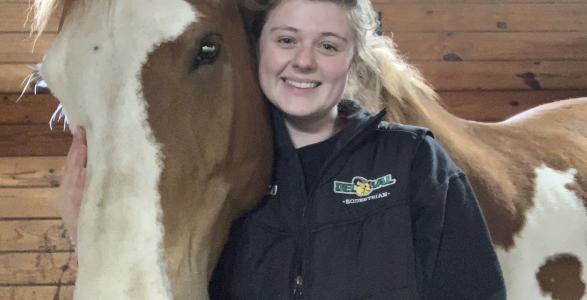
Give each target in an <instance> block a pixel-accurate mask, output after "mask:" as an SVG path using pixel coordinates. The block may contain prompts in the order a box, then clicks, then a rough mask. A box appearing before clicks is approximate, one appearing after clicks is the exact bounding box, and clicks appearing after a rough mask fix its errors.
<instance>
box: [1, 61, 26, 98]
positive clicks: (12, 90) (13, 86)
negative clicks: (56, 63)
mask: <svg viewBox="0 0 587 300" xmlns="http://www.w3.org/2000/svg"><path fill="white" fill-rule="evenodd" d="M33 65H34V64H0V94H20V93H21V92H22V90H23V89H24V83H25V80H26V79H27V78H28V76H29V75H30V74H31V73H32V71H33ZM27 91H28V92H30V91H31V88H30V87H29V88H28V89H27Z"/></svg>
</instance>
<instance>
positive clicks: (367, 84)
mask: <svg viewBox="0 0 587 300" xmlns="http://www.w3.org/2000/svg"><path fill="white" fill-rule="evenodd" d="M366 48H367V51H366V53H365V54H364V56H366V57H361V59H362V60H363V61H364V62H365V63H364V65H366V68H367V69H368V71H367V72H362V73H363V74H360V75H359V76H351V78H350V80H349V83H348V85H349V91H348V92H349V93H352V95H351V97H352V98H354V99H356V100H358V101H359V102H360V103H362V104H363V105H364V106H365V107H366V108H367V109H369V110H372V111H377V110H380V109H381V108H382V106H384V107H386V108H387V110H388V114H389V115H390V117H391V119H392V120H393V121H395V122H400V123H407V120H406V112H408V114H418V115H424V116H426V115H427V108H426V107H425V103H429V102H430V101H433V102H438V94H437V93H436V92H435V91H434V89H433V88H432V87H431V85H430V84H429V83H428V82H427V81H426V80H425V79H424V78H423V77H422V75H420V72H419V71H418V70H417V69H416V68H414V67H413V66H411V65H410V64H408V63H407V62H406V60H405V59H404V58H403V57H402V56H401V55H400V54H399V52H398V50H397V48H396V46H395V44H394V43H393V41H392V40H391V39H390V38H389V37H386V36H376V37H374V38H372V39H371V40H370V41H368V43H367V47H366ZM364 68H365V67H364ZM353 77H354V78H353ZM361 86H362V87H364V88H363V89H360V88H359V87H361ZM366 91H370V92H366Z"/></svg>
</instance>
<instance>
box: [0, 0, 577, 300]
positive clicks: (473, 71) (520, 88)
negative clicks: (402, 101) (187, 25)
mask: <svg viewBox="0 0 587 300" xmlns="http://www.w3.org/2000/svg"><path fill="white" fill-rule="evenodd" d="M373 3H374V5H375V7H376V9H377V10H378V11H380V12H381V15H382V21H383V32H384V33H385V34H387V35H390V36H392V37H393V40H394V41H395V42H396V43H397V45H398V47H399V49H400V50H401V52H402V54H403V55H405V56H406V58H407V59H408V61H409V62H411V63H412V64H413V65H415V66H417V67H418V68H419V69H420V70H421V71H422V73H423V75H424V77H425V78H427V79H428V80H429V81H430V83H431V84H432V85H433V86H434V87H435V88H436V90H437V91H438V92H439V94H440V96H441V100H442V102H443V103H444V104H445V106H446V107H447V109H448V110H450V111H451V112H453V113H454V114H456V115H458V116H460V117H463V118H466V119H471V120H477V121H486V122H497V121H501V120H504V119H506V118H507V117H509V116H511V115H514V114H516V113H517V112H519V111H522V110H526V109H529V108H531V107H534V106H537V105H540V104H543V103H546V102H550V101H554V100H558V99H565V98H572V97H580V96H587V2H585V1H584V0H577V1H573V0H558V1H555V0H550V1H547V0H501V1H495V0H462V1H457V0H374V1H373ZM28 5H29V4H28V0H0V300H2V299H11V300H21V299H26V300H31V299H67V300H69V299H71V298H72V292H73V289H72V285H73V283H74V281H75V273H76V264H75V258H74V257H73V255H72V247H71V245H70V244H69V242H68V240H67V238H66V237H65V234H64V230H63V225H62V223H61V220H60V218H59V216H58V213H57V211H56V209H55V205H54V204H55V199H56V197H57V196H56V187H57V186H59V183H60V178H61V166H62V164H63V161H64V155H65V154H66V153H67V149H68V147H69V144H70V142H71V138H70V135H69V133H67V132H63V131H62V130H61V129H57V130H54V131H50V130H49V129H48V126H47V121H48V119H49V117H50V115H51V113H52V112H53V110H54V109H55V108H56V106H57V104H58V102H57V100H56V99H54V98H53V97H52V96H51V95H50V94H48V93H45V92H42V91H41V93H39V94H36V95H35V94H33V93H32V89H30V88H29V89H28V90H27V91H26V92H25V94H24V96H23V97H22V98H21V100H20V101H19V102H16V100H17V99H18V98H19V96H20V92H21V90H22V87H21V84H22V81H23V79H24V78H25V77H26V76H27V75H28V74H29V73H30V71H31V66H33V65H34V64H36V63H38V62H39V61H41V59H42V56H43V53H44V52H45V51H46V50H47V49H48V47H49V46H50V45H51V42H52V41H53V39H54V38H55V36H56V35H57V28H58V16H55V17H54V18H53V19H52V20H51V22H50V23H49V25H48V29H47V32H46V33H45V34H44V35H42V36H41V38H40V39H39V40H38V41H37V42H36V45H35V48H34V50H32V49H33V48H32V38H31V37H30V36H29V33H28V29H27V26H26V21H25V20H26V17H27V9H28ZM23 24H24V25H23ZM58 128H59V127H58Z"/></svg>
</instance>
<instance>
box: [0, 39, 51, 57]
mask: <svg viewBox="0 0 587 300" xmlns="http://www.w3.org/2000/svg"><path fill="white" fill-rule="evenodd" d="M56 36H57V33H46V34H43V35H41V36H40V37H39V39H38V40H37V41H36V42H35V41H34V37H31V36H30V35H29V34H27V33H0V45H2V47H0V63H31V64H34V63H39V62H41V61H42V60H43V55H45V52H47V50H48V49H49V47H50V46H51V44H52V43H53V41H54V40H55V37H56ZM33 43H34V47H33Z"/></svg>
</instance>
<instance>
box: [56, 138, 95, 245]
mask: <svg viewBox="0 0 587 300" xmlns="http://www.w3.org/2000/svg"><path fill="white" fill-rule="evenodd" d="M87 154H88V148H87V143H86V132H85V130H84V129H83V128H81V127H80V128H78V130H76V132H75V134H74V135H73V141H72V143H71V147H70V148H69V153H67V159H66V160H65V166H64V167H63V177H62V179H61V185H60V187H59V192H58V198H57V206H58V208H59V213H60V214H61V218H62V219H63V224H64V225H65V229H66V230H67V232H68V234H69V237H70V238H71V240H72V241H74V242H75V241H76V240H77V222H78V216H79V211H80V206H81V202H82V195H83V192H84V184H85V181H86V161H87Z"/></svg>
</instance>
